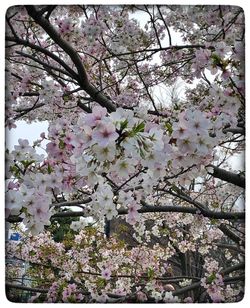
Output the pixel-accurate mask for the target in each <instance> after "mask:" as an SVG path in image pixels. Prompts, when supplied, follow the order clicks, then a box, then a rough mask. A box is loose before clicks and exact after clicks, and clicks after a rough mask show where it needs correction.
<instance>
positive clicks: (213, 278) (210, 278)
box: [207, 273, 216, 283]
mask: <svg viewBox="0 0 250 308" xmlns="http://www.w3.org/2000/svg"><path fill="white" fill-rule="evenodd" d="M215 278H216V275H215V273H212V274H211V275H210V276H209V277H207V282H208V283H212V282H213V281H214V280H215Z"/></svg>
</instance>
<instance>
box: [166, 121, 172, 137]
mask: <svg viewBox="0 0 250 308" xmlns="http://www.w3.org/2000/svg"><path fill="white" fill-rule="evenodd" d="M165 127H166V130H167V131H168V132H169V134H170V135H171V134H172V132H173V127H172V124H171V123H169V122H166V123H165Z"/></svg>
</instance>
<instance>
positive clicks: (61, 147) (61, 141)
mask: <svg viewBox="0 0 250 308" xmlns="http://www.w3.org/2000/svg"><path fill="white" fill-rule="evenodd" d="M64 148H65V143H64V141H63V140H62V139H60V141H59V149H61V150H63V149H64Z"/></svg>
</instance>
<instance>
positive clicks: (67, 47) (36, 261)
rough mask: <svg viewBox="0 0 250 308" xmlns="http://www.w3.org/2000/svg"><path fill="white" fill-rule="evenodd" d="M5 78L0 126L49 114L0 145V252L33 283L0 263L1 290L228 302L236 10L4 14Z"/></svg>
mask: <svg viewBox="0 0 250 308" xmlns="http://www.w3.org/2000/svg"><path fill="white" fill-rule="evenodd" d="M180 36H181V39H178V40H176V37H180ZM178 42H179V43H178ZM6 80H7V82H6V84H7V89H6V126H7V127H9V128H15V122H16V121H17V120H19V119H23V120H26V121H27V122H29V123H32V122H33V121H44V120H47V121H48V123H49V127H48V132H41V135H40V139H39V140H37V141H36V142H34V144H30V143H29V141H28V140H27V138H26V137H25V136H24V138H23V139H19V141H18V143H19V144H18V145H16V146H15V148H14V150H13V151H10V150H8V149H7V151H6V178H7V179H6V220H7V221H8V222H10V223H12V224H13V226H16V228H19V229H20V228H21V229H22V231H20V232H23V238H22V240H21V241H20V242H19V243H17V244H16V243H15V242H9V243H8V244H7V245H6V252H7V255H8V257H9V258H11V257H12V258H16V259H19V260H23V261H25V262H28V264H29V268H28V270H27V271H28V272H27V275H28V276H29V277H30V278H31V279H32V284H31V285H27V286H21V285H20V284H18V283H16V282H15V281H16V280H15V279H17V278H18V277H17V276H18V269H17V268H15V266H14V265H12V266H11V265H8V268H7V269H8V270H7V281H6V285H7V288H8V297H9V298H10V299H12V300H15V298H13V294H15V292H14V291H13V290H18V289H19V290H26V291H27V290H28V291H30V292H31V294H32V295H33V296H32V297H31V298H30V299H29V301H34V302H112V303H119V302H235V301H239V300H241V299H242V297H243V293H244V292H243V290H244V219H245V212H244V207H243V206H242V204H243V199H244V187H245V178H244V170H234V169H233V168H232V165H231V162H232V158H233V157H235V156H236V155H238V154H240V153H242V152H243V151H244V135H245V132H244V127H245V122H244V106H245V99H244V96H245V92H244V12H243V10H242V9H241V8H240V7H236V6H202V5H198V6H161V5H157V6H135V5H134V6H85V5H79V6H43V5H41V6H26V7H21V6H16V7H11V8H10V9H9V10H8V11H7V14H6ZM180 80H181V81H182V82H183V83H184V84H185V93H184V95H182V97H177V100H176V99H175V100H171V99H169V97H168V96H167V94H166V93H169V90H168V89H169V88H171V87H172V86H173V84H175V83H176V82H177V81H180ZM164 93H165V94H164ZM160 94H161V95H160ZM160 96H161V97H160ZM44 143H46V148H45V152H44V153H45V154H40V153H41V151H40V152H37V149H41V148H42V147H43V144H44ZM20 223H21V224H20ZM24 226H25V227H24ZM60 232H61V233H60ZM58 234H60V236H59V235H58Z"/></svg>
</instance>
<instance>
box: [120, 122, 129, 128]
mask: <svg viewBox="0 0 250 308" xmlns="http://www.w3.org/2000/svg"><path fill="white" fill-rule="evenodd" d="M127 126H128V120H127V119H126V120H125V121H122V122H121V123H120V129H121V130H124V129H125V128H127Z"/></svg>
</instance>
